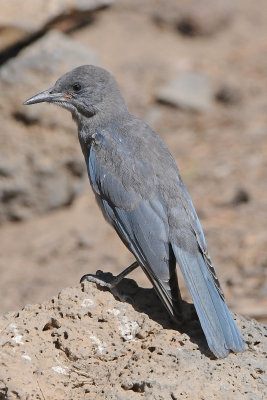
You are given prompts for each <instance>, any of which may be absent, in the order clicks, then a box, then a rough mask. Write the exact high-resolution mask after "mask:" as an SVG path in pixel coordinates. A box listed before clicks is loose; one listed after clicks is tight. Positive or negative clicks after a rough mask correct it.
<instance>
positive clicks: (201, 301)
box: [172, 245, 244, 358]
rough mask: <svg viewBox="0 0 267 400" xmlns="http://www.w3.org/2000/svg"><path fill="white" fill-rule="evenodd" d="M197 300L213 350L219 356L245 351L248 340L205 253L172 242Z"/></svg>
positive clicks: (203, 324)
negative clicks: (192, 250)
mask: <svg viewBox="0 0 267 400" xmlns="http://www.w3.org/2000/svg"><path fill="white" fill-rule="evenodd" d="M172 247H173V251H174V254H175V257H176V260H177V262H178V264H179V266H180V268H181V271H182V273H183V276H184V279H185V281H186V284H187V286H188V289H189V291H190V294H191V297H192V300H193V302H194V305H195V308H196V311H197V314H198V317H199V320H200V324H201V326H202V329H203V331H204V334H205V336H206V339H207V342H208V345H209V348H210V350H211V351H212V352H213V353H214V355H215V356H216V357H217V358H224V357H226V356H227V355H228V354H229V351H230V350H232V351H234V352H241V351H244V342H243V340H242V337H241V335H240V333H239V331H238V328H237V326H236V324H235V322H234V320H233V317H232V315H231V314H230V311H229V309H228V307H227V305H226V303H225V302H224V300H223V299H222V297H221V296H220V294H219V292H218V290H217V288H216V286H215V283H214V280H213V278H212V275H211V273H210V272H209V270H208V268H207V266H206V264H205V261H204V259H203V256H202V254H201V253H199V254H198V256H195V255H192V254H190V253H189V252H187V251H185V250H183V249H181V248H180V247H178V246H176V245H172Z"/></svg>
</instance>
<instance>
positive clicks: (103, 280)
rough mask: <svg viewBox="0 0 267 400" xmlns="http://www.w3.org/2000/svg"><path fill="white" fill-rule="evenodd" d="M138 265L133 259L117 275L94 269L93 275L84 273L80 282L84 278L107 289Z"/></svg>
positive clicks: (116, 283)
mask: <svg viewBox="0 0 267 400" xmlns="http://www.w3.org/2000/svg"><path fill="white" fill-rule="evenodd" d="M138 266H139V263H138V262H137V261H135V262H134V263H133V264H131V265H130V266H129V267H127V268H125V270H124V271H122V272H121V273H120V274H119V275H117V276H113V275H112V274H111V273H110V272H103V271H100V270H98V271H96V274H95V275H92V274H86V275H84V276H83V277H82V278H81V279H80V283H82V282H83V281H84V280H87V281H89V282H93V283H96V284H97V285H100V286H103V287H106V288H108V289H113V288H114V287H115V286H117V285H118V283H120V281H121V280H122V279H123V278H124V277H125V276H126V275H128V274H129V273H130V272H132V271H133V270H135V269H136V268H137V267H138Z"/></svg>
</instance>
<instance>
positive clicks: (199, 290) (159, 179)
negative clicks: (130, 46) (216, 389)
mask: <svg viewBox="0 0 267 400" xmlns="http://www.w3.org/2000/svg"><path fill="white" fill-rule="evenodd" d="M42 101H47V102H52V103H55V104H57V105H59V106H62V107H64V108H66V109H68V110H70V111H71V113H72V116H73V118H74V120H75V121H76V123H77V125H78V133H79V140H80V144H81V148H82V151H83V154H84V157H85V162H86V165H87V170H88V175H89V179H90V182H91V185H92V188H93V191H94V193H95V196H96V200H97V203H98V205H99V206H100V208H101V209H102V212H103V215H104V217H105V218H106V220H107V221H108V222H109V223H110V224H111V225H112V226H113V227H114V229H115V230H116V232H117V233H118V235H119V236H120V238H121V239H122V241H123V242H124V244H125V245H126V246H127V248H128V249H129V250H130V251H131V252H132V253H133V254H134V256H135V258H136V260H137V261H138V263H139V265H141V267H142V269H143V271H144V272H145V274H146V275H147V276H148V278H149V279H150V281H151V282H152V284H153V286H154V288H155V290H156V292H157V294H158V295H159V297H160V299H161V301H162V302H163V304H164V306H165V307H166V309H167V311H168V312H169V314H170V315H171V316H172V318H173V319H176V320H177V319H179V316H180V311H181V310H180V301H181V297H180V292H179V287H178V280H177V274H176V261H177V262H178V264H179V266H180V268H181V271H182V273H183V276H184V279H185V281H186V284H187V286H188V289H189V291H190V294H191V297H192V299H193V301H194V305H195V308H196V311H197V314H198V317H199V320H200V323H201V326H202V328H203V331H204V333H205V336H206V339H207V342H208V345H209V347H210V349H211V351H212V352H213V353H214V354H215V356H216V357H218V358H222V357H226V356H227V354H228V353H229V351H230V350H232V351H234V352H239V351H243V350H244V344H243V340H242V338H241V335H240V333H239V331H238V329H237V327H236V324H235V322H234V320H233V318H232V316H231V314H230V312H229V310H228V308H227V305H226V303H225V300H224V295H223V291H222V289H221V287H220V284H219V281H218V278H217V276H216V272H215V269H214V267H213V265H212V262H211V259H210V257H209V255H208V250H207V245H206V242H205V238H204V234H203V231H202V228H201V225H200V222H199V220H198V217H197V214H196V211H195V209H194V206H193V204H192V202H191V199H190V197H189V194H188V192H187V190H186V188H185V186H184V184H183V182H182V179H181V177H180V174H179V171H178V168H177V166H176V164H175V161H174V159H173V157H172V156H171V154H170V152H169V150H168V148H167V147H166V145H165V144H164V143H163V142H162V140H161V139H160V138H159V136H158V135H157V134H156V133H155V132H154V131H153V130H152V129H151V128H150V127H149V126H148V125H147V124H146V123H145V122H143V121H142V120H140V119H138V118H137V117H136V116H134V115H132V114H131V113H130V112H129V111H128V109H127V106H126V104H125V101H124V99H123V97H122V95H121V92H120V89H119V87H118V84H117V83H116V81H115V79H114V78H113V77H112V76H111V75H110V74H109V73H108V72H107V71H105V70H104V69H102V68H99V67H95V66H81V67H78V68H76V69H74V70H73V71H71V72H69V73H67V74H65V75H63V76H62V77H61V78H60V79H59V80H58V81H57V82H56V84H55V86H54V87H52V88H51V89H48V90H46V91H44V92H42V93H40V94H38V95H36V96H34V97H32V98H31V99H29V100H27V101H26V102H25V104H33V103H38V102H42Z"/></svg>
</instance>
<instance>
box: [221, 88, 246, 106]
mask: <svg viewBox="0 0 267 400" xmlns="http://www.w3.org/2000/svg"><path fill="white" fill-rule="evenodd" d="M215 99H216V100H217V101H218V102H220V103H223V104H227V105H233V104H239V103H240V102H241V93H240V91H239V90H238V89H236V88H234V87H231V86H228V85H223V86H222V87H221V88H219V89H218V91H217V92H216V93H215Z"/></svg>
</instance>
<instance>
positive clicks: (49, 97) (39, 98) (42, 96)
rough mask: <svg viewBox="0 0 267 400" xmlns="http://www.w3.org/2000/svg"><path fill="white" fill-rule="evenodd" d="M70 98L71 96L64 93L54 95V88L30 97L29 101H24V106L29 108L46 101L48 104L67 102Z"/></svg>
mask: <svg viewBox="0 0 267 400" xmlns="http://www.w3.org/2000/svg"><path fill="white" fill-rule="evenodd" d="M70 97H71V96H70V95H65V94H63V93H55V92H54V93H53V88H51V89H47V90H44V91H43V92H41V93H39V94H36V95H35V96H33V97H30V98H29V99H28V100H26V101H24V103H23V104H25V105H26V106H28V105H29V104H35V103H43V102H44V101H46V102H48V103H53V102H54V101H67V100H68V99H69V98H70Z"/></svg>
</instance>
